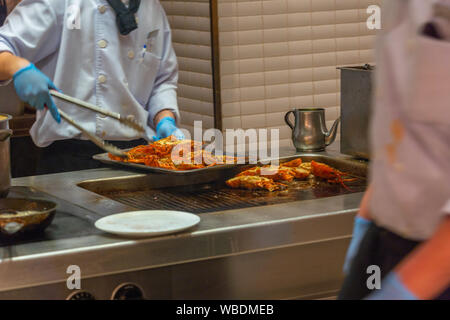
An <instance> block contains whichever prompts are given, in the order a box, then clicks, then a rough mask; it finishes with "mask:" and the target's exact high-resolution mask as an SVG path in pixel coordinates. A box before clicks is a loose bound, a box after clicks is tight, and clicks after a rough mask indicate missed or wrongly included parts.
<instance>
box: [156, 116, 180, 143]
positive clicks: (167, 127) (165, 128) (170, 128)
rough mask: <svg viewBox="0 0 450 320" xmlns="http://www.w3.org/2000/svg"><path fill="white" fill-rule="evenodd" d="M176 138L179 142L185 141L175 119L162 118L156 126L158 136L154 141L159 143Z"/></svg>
mask: <svg viewBox="0 0 450 320" xmlns="http://www.w3.org/2000/svg"><path fill="white" fill-rule="evenodd" d="M172 135H173V136H175V137H176V138H177V139H178V140H183V139H184V134H183V132H181V130H180V129H178V128H177V124H176V122H175V119H173V118H171V117H165V118H162V119H161V121H159V123H158V125H157V126H156V136H155V137H153V141H158V140H161V139H164V138H167V137H169V136H172Z"/></svg>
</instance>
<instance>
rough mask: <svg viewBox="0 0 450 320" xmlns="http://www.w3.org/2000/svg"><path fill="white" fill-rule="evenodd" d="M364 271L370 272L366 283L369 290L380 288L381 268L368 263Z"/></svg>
mask: <svg viewBox="0 0 450 320" xmlns="http://www.w3.org/2000/svg"><path fill="white" fill-rule="evenodd" d="M366 273H367V274H370V276H369V277H368V278H367V281H366V285H367V289H369V290H380V289H381V269H380V267H379V266H377V265H370V266H368V267H367V269H366Z"/></svg>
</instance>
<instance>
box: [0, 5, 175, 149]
mask: <svg viewBox="0 0 450 320" xmlns="http://www.w3.org/2000/svg"><path fill="white" fill-rule="evenodd" d="M78 8H79V10H78ZM74 12H75V15H74ZM76 12H79V23H77V20H76V19H74V16H76ZM137 18H138V29H137V30H134V31H133V32H131V33H130V34H128V35H126V36H123V35H121V34H120V32H119V31H118V27H117V24H116V14H115V12H114V10H113V9H112V8H111V7H110V6H109V4H108V2H107V1H106V0H23V1H22V2H21V3H20V4H19V5H18V6H17V7H16V8H15V10H14V11H13V12H12V13H11V14H10V15H9V16H8V18H7V20H6V21H5V25H4V26H3V27H1V28H0V52H2V51H10V52H12V53H13V54H15V55H17V56H21V57H24V58H26V59H28V60H29V61H31V62H33V63H35V64H36V66H37V67H38V68H40V69H41V70H42V71H43V72H44V73H45V74H47V75H48V76H49V77H50V78H51V79H52V80H53V82H54V83H55V85H56V86H57V87H58V88H59V89H61V90H62V91H63V92H64V93H65V94H68V95H70V96H73V97H76V98H78V99H81V100H85V101H88V102H90V103H93V104H95V105H98V106H100V107H102V108H106V109H109V110H111V111H115V112H118V113H120V114H123V115H133V116H134V117H135V118H136V119H137V120H138V121H140V122H141V123H143V124H145V123H147V124H148V126H149V128H148V130H147V134H146V136H147V138H148V139H149V138H151V137H152V136H153V135H154V124H153V120H154V117H155V115H156V114H157V113H158V112H160V111H161V110H165V109H167V110H170V111H172V112H173V113H174V114H175V116H176V117H177V119H178V118H179V112H178V105H177V94H176V89H177V81H178V65H177V59H176V56H175V53H174V50H173V47H172V41H171V31H170V26H169V23H168V21H167V17H166V15H165V13H164V10H163V8H162V6H161V4H160V3H159V1H158V0H145V1H141V5H140V8H139V11H138V13H137ZM78 26H79V28H80V29H78ZM144 45H146V46H147V48H146V49H144ZM54 100H55V103H56V104H57V106H58V107H59V108H60V109H61V110H63V111H65V112H66V113H67V114H69V115H70V116H71V117H72V118H74V119H75V120H77V121H79V122H80V123H81V124H82V125H83V127H84V128H86V129H87V130H88V131H90V132H92V133H95V134H96V135H98V136H100V137H102V138H104V139H106V140H133V139H137V138H140V137H141V136H140V135H139V134H138V133H137V132H136V131H135V130H133V129H131V128H128V127H126V126H123V125H121V124H119V123H118V122H117V121H115V120H113V119H110V118H105V117H103V116H102V115H98V114H96V113H94V112H92V111H89V110H83V109H81V108H79V107H76V106H74V105H72V104H69V103H64V102H62V101H61V100H58V99H56V98H54ZM30 133H31V136H32V138H33V140H34V142H35V143H36V145H38V146H47V145H49V144H51V143H52V142H53V141H56V140H63V139H70V138H76V139H83V140H84V139H85V137H83V136H82V135H81V133H80V132H79V131H78V130H77V129H76V128H74V127H72V126H70V125H69V124H67V123H66V122H64V120H63V121H62V123H61V124H59V125H57V124H56V122H55V121H54V120H53V119H52V116H51V114H50V113H49V112H46V111H39V112H38V113H37V120H36V122H35V123H34V125H33V127H32V128H31V131H30Z"/></svg>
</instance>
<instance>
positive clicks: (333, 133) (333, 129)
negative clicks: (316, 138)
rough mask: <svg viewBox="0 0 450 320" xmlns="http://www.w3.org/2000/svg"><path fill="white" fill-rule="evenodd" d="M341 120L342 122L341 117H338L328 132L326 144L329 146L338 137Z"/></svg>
mask: <svg viewBox="0 0 450 320" xmlns="http://www.w3.org/2000/svg"><path fill="white" fill-rule="evenodd" d="M340 122H341V118H340V117H339V118H337V119H336V121H334V123H333V126H332V127H331V129H330V131H328V132H327V133H326V136H325V144H326V145H327V146H329V145H330V144H332V143H333V142H334V140H335V139H336V134H337V129H338V126H339V123H340Z"/></svg>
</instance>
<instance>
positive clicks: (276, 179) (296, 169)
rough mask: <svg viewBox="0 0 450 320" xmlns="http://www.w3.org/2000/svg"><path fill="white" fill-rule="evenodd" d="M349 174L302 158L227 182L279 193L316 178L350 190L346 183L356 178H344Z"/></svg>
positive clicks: (247, 171) (244, 174)
mask: <svg viewBox="0 0 450 320" xmlns="http://www.w3.org/2000/svg"><path fill="white" fill-rule="evenodd" d="M346 175H347V174H346V173H344V172H340V171H339V170H336V169H334V168H332V167H330V166H328V165H326V164H324V163H319V162H315V161H311V162H306V163H303V162H302V159H301V158H297V159H294V160H292V161H289V162H285V163H282V164H281V165H280V166H271V165H267V166H261V167H260V166H257V167H253V168H250V169H247V170H244V171H242V172H241V173H239V174H238V175H236V177H234V178H232V179H229V180H228V181H226V184H227V185H228V186H229V187H231V188H239V189H248V190H258V189H262V190H268V191H271V192H272V191H277V190H283V189H286V188H287V187H288V186H287V185H286V184H283V183H280V181H281V182H285V183H289V182H292V181H294V180H306V179H308V178H311V177H314V178H319V179H323V180H326V181H327V182H329V183H338V184H341V185H342V186H343V187H344V188H346V189H348V187H347V186H346V185H345V182H349V181H354V180H356V179H354V178H347V179H344V177H345V176H346Z"/></svg>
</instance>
